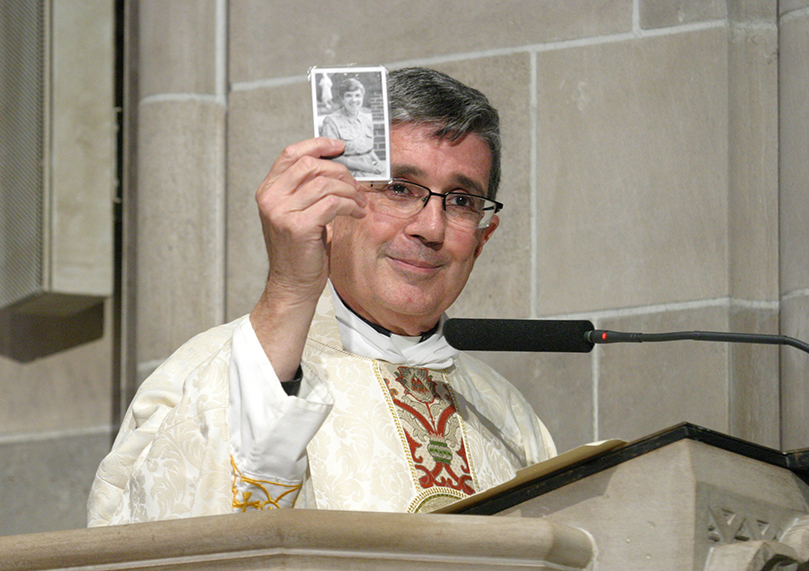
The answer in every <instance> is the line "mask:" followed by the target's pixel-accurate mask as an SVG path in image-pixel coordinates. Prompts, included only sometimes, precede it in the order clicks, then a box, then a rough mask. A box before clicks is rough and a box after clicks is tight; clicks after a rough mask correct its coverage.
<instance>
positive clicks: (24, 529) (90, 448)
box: [0, 403, 112, 562]
mask: <svg viewBox="0 0 809 571" xmlns="http://www.w3.org/2000/svg"><path fill="white" fill-rule="evenodd" d="M62 404H63V405H64V403H62ZM111 438H112V437H111V435H110V434H109V432H107V431H99V432H93V433H87V434H80V435H64V436H52V437H45V438H35V437H32V438H31V439H29V440H20V441H12V442H6V443H2V442H0V466H2V469H0V490H3V492H4V493H3V503H2V506H0V535H19V534H23V533H38V532H43V531H57V530H65V529H80V528H83V527H86V526H87V512H86V505H87V497H88V495H89V494H90V485H91V484H92V482H93V477H94V476H95V473H96V470H97V469H98V465H99V463H100V462H101V460H102V459H103V458H104V456H105V455H106V454H107V452H109V449H110V443H111V442H112V440H111ZM6 562H7V560H6Z"/></svg>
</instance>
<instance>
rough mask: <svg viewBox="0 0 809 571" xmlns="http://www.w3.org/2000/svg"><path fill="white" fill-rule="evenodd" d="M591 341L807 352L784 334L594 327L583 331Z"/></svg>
mask: <svg viewBox="0 0 809 571" xmlns="http://www.w3.org/2000/svg"><path fill="white" fill-rule="evenodd" d="M585 339H586V340H587V341H589V342H591V343H643V342H652V343H653V342H657V341H725V342H730V343H760V344H767V345H789V346H790V347H795V348H797V349H800V350H801V351H804V352H806V353H809V343H804V342H803V341H801V340H800V339H795V338H794V337H787V336H786V335H765V334H760V333H721V332H717V331H677V332H672V333H623V332H620V331H607V330H603V329H596V330H593V331H588V332H587V333H585Z"/></svg>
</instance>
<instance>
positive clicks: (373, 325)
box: [334, 288, 441, 341]
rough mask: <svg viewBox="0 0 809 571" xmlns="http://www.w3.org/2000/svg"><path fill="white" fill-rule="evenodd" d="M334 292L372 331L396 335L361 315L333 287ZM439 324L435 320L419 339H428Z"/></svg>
mask: <svg viewBox="0 0 809 571" xmlns="http://www.w3.org/2000/svg"><path fill="white" fill-rule="evenodd" d="M334 293H336V294H337V296H338V297H339V298H340V301H342V302H343V305H344V306H346V308H347V309H348V310H349V311H350V312H351V313H353V314H354V315H356V316H357V317H359V318H360V319H361V320H362V321H363V322H364V323H366V324H367V325H368V326H369V327H371V328H372V329H373V330H374V331H376V332H377V333H380V334H382V335H385V336H387V337H390V336H391V335H396V333H393V332H392V331H391V330H389V329H386V328H385V327H382V326H381V325H379V324H378V323H374V322H373V321H371V320H370V319H367V318H365V317H363V316H362V315H361V314H360V313H359V312H358V311H356V310H355V309H354V308H353V307H351V305H349V304H348V303H347V302H346V300H345V299H343V296H341V295H340V293H339V292H338V291H337V288H334ZM440 324H441V321H440V320H439V321H437V322H436V324H435V325H433V327H432V328H431V329H429V330H427V331H425V332H424V333H422V334H421V341H424V340H425V339H429V338H430V337H431V336H432V335H433V334H434V333H435V332H436V331H438V326H439V325H440Z"/></svg>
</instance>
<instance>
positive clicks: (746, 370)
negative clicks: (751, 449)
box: [727, 304, 781, 449]
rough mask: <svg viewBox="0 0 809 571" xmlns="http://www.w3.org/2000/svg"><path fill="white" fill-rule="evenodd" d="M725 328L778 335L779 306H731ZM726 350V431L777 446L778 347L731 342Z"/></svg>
mask: <svg viewBox="0 0 809 571" xmlns="http://www.w3.org/2000/svg"><path fill="white" fill-rule="evenodd" d="M727 330H728V331H732V332H734V333H758V334H766V335H778V310H777V309H776V308H775V304H773V308H744V307H740V308H732V309H731V312H730V316H729V327H728V329H727ZM728 351H729V366H730V369H729V380H730V386H731V390H730V393H729V401H728V405H729V406H728V410H729V414H730V418H729V428H728V432H729V433H730V434H732V435H733V436H737V437H739V438H743V439H745V440H747V441H750V442H755V443H756V444H761V445H763V446H769V447H770V448H776V449H778V448H780V446H781V437H780V428H781V404H780V399H779V394H780V387H779V385H780V382H779V349H778V347H777V346H775V345H764V344H761V345H759V344H750V343H732V344H730V345H728Z"/></svg>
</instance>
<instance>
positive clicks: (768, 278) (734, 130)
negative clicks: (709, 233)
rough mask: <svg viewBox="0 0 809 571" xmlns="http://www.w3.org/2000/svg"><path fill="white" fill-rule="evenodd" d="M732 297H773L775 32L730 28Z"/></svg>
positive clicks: (775, 270) (775, 263) (775, 244)
mask: <svg viewBox="0 0 809 571" xmlns="http://www.w3.org/2000/svg"><path fill="white" fill-rule="evenodd" d="M728 93H729V96H730V97H729V109H728V116H729V129H730V131H729V153H730V157H729V158H730V160H729V164H730V191H729V195H728V208H729V213H728V214H729V222H728V228H729V232H730V234H729V247H730V251H729V254H730V292H731V296H733V297H736V298H742V299H750V300H757V301H763V300H775V299H776V298H777V295H778V240H779V236H778V30H777V28H776V27H775V26H774V25H773V26H771V27H765V26H740V27H734V28H732V29H731V41H730V52H729V91H728Z"/></svg>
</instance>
